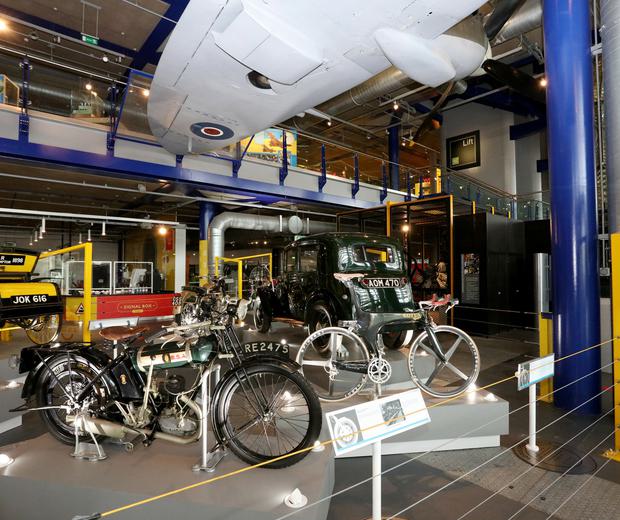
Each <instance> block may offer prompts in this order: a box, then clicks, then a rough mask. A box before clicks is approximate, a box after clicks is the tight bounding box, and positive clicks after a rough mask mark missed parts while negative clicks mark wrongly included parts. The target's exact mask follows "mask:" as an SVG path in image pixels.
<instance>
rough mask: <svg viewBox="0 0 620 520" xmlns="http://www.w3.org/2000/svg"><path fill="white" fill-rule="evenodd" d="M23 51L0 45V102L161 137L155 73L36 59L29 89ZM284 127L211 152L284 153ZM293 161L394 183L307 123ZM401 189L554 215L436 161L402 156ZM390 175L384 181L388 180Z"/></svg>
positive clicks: (293, 138)
mask: <svg viewBox="0 0 620 520" xmlns="http://www.w3.org/2000/svg"><path fill="white" fill-rule="evenodd" d="M21 62H22V58H20V57H17V56H12V55H8V54H1V53H0V104H4V105H10V106H15V107H18V106H19V101H20V99H22V98H24V97H27V100H28V110H29V111H37V112H45V113H48V114H53V115H55V116H61V117H65V118H71V119H73V120H79V121H80V122H87V123H93V124H97V125H101V126H105V127H106V128H107V129H108V130H109V131H110V132H111V134H112V135H114V136H115V137H117V138H120V139H129V140H138V141H144V142H149V143H152V144H156V142H157V140H156V138H155V137H154V136H153V134H152V133H151V129H150V126H149V122H148V117H147V105H148V99H149V94H150V87H151V81H152V76H151V75H149V74H145V73H142V72H140V71H131V73H130V75H129V77H128V81H127V84H124V83H122V82H114V81H112V80H109V81H106V80H104V79H101V78H100V77H89V76H87V75H80V74H79V73H77V72H74V71H72V70H65V69H62V68H57V67H54V66H52V65H51V64H45V63H39V62H38V61H33V62H32V63H31V70H30V71H29V78H28V89H27V91H26V92H24V90H23V87H24V80H25V78H26V76H25V70H24V67H22V66H20V65H21ZM283 131H284V129H282V128H274V129H267V130H265V131H263V132H261V133H259V134H256V135H255V136H254V138H253V139H252V140H251V141H250V139H245V140H243V141H242V142H241V143H237V144H234V145H231V146H227V147H225V148H222V149H219V150H215V151H213V152H211V153H209V154H206V155H209V156H213V157H217V158H221V159H227V160H238V159H239V158H242V157H243V158H244V159H245V160H249V161H255V160H258V161H269V162H272V163H273V162H275V163H278V164H281V163H282V161H283V157H284V154H283V146H284V143H283ZM286 136H287V139H286V141H287V159H288V161H287V162H288V165H289V167H298V168H303V169H306V170H310V171H314V172H322V171H323V169H324V170H325V173H326V175H328V176H330V177H340V178H344V179H349V180H351V181H354V180H355V177H356V171H357V174H358V176H359V177H358V178H359V181H360V182H361V183H367V184H371V185H375V186H384V182H385V185H386V186H387V187H390V163H389V161H387V158H386V157H380V156H376V155H372V154H369V153H365V152H361V151H359V150H355V149H353V148H351V147H349V146H346V145H344V144H338V143H334V142H330V141H325V140H323V139H321V138H319V137H317V136H315V135H309V134H307V133H305V132H304V131H302V130H295V129H286ZM398 169H399V189H400V191H403V192H410V193H411V196H412V197H425V196H429V195H433V194H437V193H448V194H452V195H454V197H455V198H457V199H459V200H461V201H466V202H467V203H468V204H471V206H472V207H475V208H476V211H488V212H493V213H497V214H502V215H507V216H511V217H512V218H518V219H519V220H538V219H546V218H549V203H548V202H547V201H545V200H544V199H545V197H544V196H543V194H531V195H529V196H520V197H515V196H514V195H511V194H508V193H505V192H502V191H501V190H498V189H496V188H494V187H492V186H489V185H486V184H484V183H482V182H478V181H476V180H475V179H472V178H471V177H468V176H467V175H464V174H463V173H461V172H455V171H451V170H447V171H442V170H440V169H439V168H437V167H436V166H435V165H430V164H429V165H426V166H413V165H408V164H402V163H401V164H398ZM384 175H385V181H384Z"/></svg>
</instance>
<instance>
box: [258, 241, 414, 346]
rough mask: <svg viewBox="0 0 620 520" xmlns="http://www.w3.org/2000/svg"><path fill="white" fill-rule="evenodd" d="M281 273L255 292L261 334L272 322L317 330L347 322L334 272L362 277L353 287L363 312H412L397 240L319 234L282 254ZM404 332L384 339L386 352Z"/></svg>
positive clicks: (345, 297)
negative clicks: (289, 323) (358, 274)
mask: <svg viewBox="0 0 620 520" xmlns="http://www.w3.org/2000/svg"><path fill="white" fill-rule="evenodd" d="M283 260H284V262H283V263H284V266H283V273H282V275H281V276H279V277H278V278H277V279H276V280H274V282H273V283H271V284H266V285H263V286H261V287H259V288H258V290H257V294H258V299H257V304H256V306H255V312H254V321H255V325H256V328H257V330H259V331H260V332H267V331H268V330H269V328H270V326H271V323H272V321H285V322H291V323H296V324H299V325H302V324H303V325H307V326H308V329H309V332H310V333H312V332H314V331H316V330H318V329H320V328H323V327H328V326H330V325H337V324H338V322H339V321H341V320H351V319H353V305H352V304H351V301H350V296H349V291H348V289H347V288H346V287H345V286H344V284H343V283H342V282H339V281H338V280H336V279H335V278H334V273H365V274H366V277H365V278H364V280H363V282H362V283H360V284H358V285H357V286H356V291H357V292H358V298H359V301H360V302H361V304H362V306H363V308H364V310H367V311H368V312H386V313H391V312H396V313H407V312H414V311H415V310H416V309H415V308H414V307H415V306H414V303H413V295H412V291H411V285H410V282H409V279H408V277H407V272H406V267H405V261H404V258H403V253H402V248H401V245H400V243H399V242H398V241H396V240H394V239H391V238H388V237H385V236H381V235H372V234H367V233H323V234H319V235H312V236H309V237H305V238H303V239H300V240H297V241H296V242H294V243H293V244H291V245H289V246H288V247H287V248H286V249H285V250H284V255H283ZM405 336H406V332H397V333H391V334H384V336H383V341H384V343H385V345H386V346H387V347H388V348H400V347H401V346H402V344H403V341H404V339H405Z"/></svg>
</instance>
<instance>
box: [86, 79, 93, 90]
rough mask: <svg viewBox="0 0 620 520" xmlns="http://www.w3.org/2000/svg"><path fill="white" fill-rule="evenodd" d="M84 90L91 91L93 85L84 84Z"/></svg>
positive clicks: (89, 83)
mask: <svg viewBox="0 0 620 520" xmlns="http://www.w3.org/2000/svg"><path fill="white" fill-rule="evenodd" d="M84 88H85V89H86V90H92V89H93V84H92V83H91V82H90V81H89V82H88V83H86V85H84Z"/></svg>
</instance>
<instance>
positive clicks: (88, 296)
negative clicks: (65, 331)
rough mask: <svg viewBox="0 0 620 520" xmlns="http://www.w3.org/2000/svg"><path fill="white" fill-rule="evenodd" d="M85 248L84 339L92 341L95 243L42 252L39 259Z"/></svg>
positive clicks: (85, 341)
mask: <svg viewBox="0 0 620 520" xmlns="http://www.w3.org/2000/svg"><path fill="white" fill-rule="evenodd" d="M81 250H84V313H83V314H82V316H83V318H82V341H83V342H84V343H88V342H90V313H91V309H92V293H93V244H92V242H86V243H85V244H78V245H76V246H71V247H65V248H63V249H57V250H56V251H47V252H45V253H41V255H40V256H39V259H43V258H48V257H50V256H57V255H64V254H65V253H72V252H74V251H81Z"/></svg>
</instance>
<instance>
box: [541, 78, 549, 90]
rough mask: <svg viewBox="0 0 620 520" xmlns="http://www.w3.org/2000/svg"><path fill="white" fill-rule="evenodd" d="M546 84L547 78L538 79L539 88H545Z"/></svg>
mask: <svg viewBox="0 0 620 520" xmlns="http://www.w3.org/2000/svg"><path fill="white" fill-rule="evenodd" d="M547 83H548V81H547V78H545V77H542V78H540V86H541V87H543V88H544V87H546V86H547Z"/></svg>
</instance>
